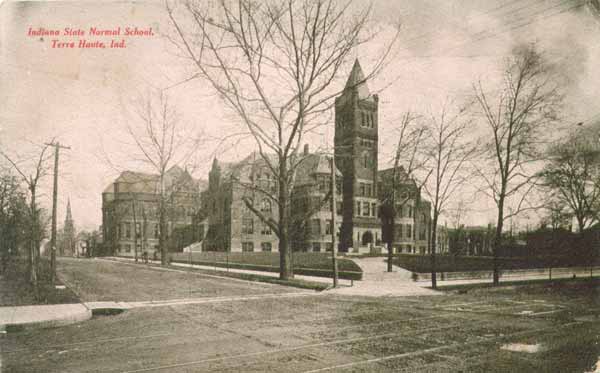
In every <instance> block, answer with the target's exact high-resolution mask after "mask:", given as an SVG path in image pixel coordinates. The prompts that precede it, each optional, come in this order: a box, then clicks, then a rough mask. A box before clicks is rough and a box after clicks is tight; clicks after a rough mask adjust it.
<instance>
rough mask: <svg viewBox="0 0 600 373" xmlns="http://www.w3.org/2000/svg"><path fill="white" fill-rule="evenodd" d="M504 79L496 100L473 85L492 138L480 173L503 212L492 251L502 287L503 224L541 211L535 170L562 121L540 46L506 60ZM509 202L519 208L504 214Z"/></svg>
mask: <svg viewBox="0 0 600 373" xmlns="http://www.w3.org/2000/svg"><path fill="white" fill-rule="evenodd" d="M503 78H504V79H503V83H502V85H501V87H499V88H500V90H499V93H497V94H495V95H492V94H490V91H486V90H484V88H483V85H482V83H481V82H479V83H478V84H477V85H474V91H475V97H476V99H477V102H478V104H479V107H480V109H481V112H482V114H483V118H484V122H485V128H486V139H489V140H488V142H487V143H486V144H485V147H484V155H485V160H486V161H487V162H480V164H485V167H478V168H477V172H478V174H479V175H480V176H481V178H482V180H483V182H484V188H483V189H482V190H483V191H484V192H485V193H486V194H487V195H488V196H489V197H491V198H492V199H493V200H494V202H495V204H496V206H497V208H498V216H497V222H496V232H495V236H494V244H493V247H492V250H493V256H494V285H497V284H498V283H499V268H498V250H499V247H500V245H501V243H502V242H501V240H502V229H503V227H504V222H505V221H506V220H507V219H510V218H512V217H514V216H516V215H517V214H520V213H521V212H523V211H525V210H530V209H537V208H539V206H536V205H535V204H533V203H532V200H531V198H530V197H531V191H533V190H534V187H535V183H534V180H535V179H536V178H537V177H538V174H537V173H536V172H535V170H534V168H533V166H535V164H536V162H538V161H539V160H540V159H542V158H543V155H542V152H541V151H540V150H541V149H540V145H541V144H542V143H543V139H544V138H545V137H546V136H545V135H546V134H547V133H546V129H547V128H549V125H550V124H552V123H554V122H555V121H556V120H557V118H556V111H557V108H558V106H559V104H560V103H561V99H562V96H561V95H560V94H559V91H558V85H557V83H556V81H555V79H554V76H553V74H552V71H551V69H550V66H549V64H547V63H546V62H545V61H544V59H543V58H542V56H541V55H540V54H539V53H538V52H537V51H536V49H535V46H527V47H521V48H517V49H516V50H515V52H514V53H513V55H512V56H511V57H510V58H508V59H507V61H506V68H505V71H504V74H503ZM508 203H512V204H513V205H514V209H513V211H512V212H511V213H510V214H505V208H506V207H507V204H508Z"/></svg>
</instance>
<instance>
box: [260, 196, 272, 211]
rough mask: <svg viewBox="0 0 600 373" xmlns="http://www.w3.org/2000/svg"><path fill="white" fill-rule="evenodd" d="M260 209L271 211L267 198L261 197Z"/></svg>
mask: <svg viewBox="0 0 600 373" xmlns="http://www.w3.org/2000/svg"><path fill="white" fill-rule="evenodd" d="M260 211H262V212H271V201H269V200H268V199H266V198H265V199H263V200H262V203H261V205H260Z"/></svg>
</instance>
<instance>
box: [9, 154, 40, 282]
mask: <svg viewBox="0 0 600 373" xmlns="http://www.w3.org/2000/svg"><path fill="white" fill-rule="evenodd" d="M48 149H49V146H48V145H41V146H40V149H39V153H38V152H36V153H35V154H34V155H33V156H31V157H20V156H9V155H8V154H7V153H5V152H4V151H3V150H1V149H0V155H2V157H3V158H5V159H6V160H7V161H8V163H9V164H10V165H11V166H12V168H13V169H14V170H15V171H16V172H17V174H18V175H19V176H20V178H21V179H22V181H23V183H25V185H26V186H27V190H28V192H29V212H28V215H29V216H28V222H29V224H28V225H29V227H28V228H29V229H28V234H29V249H28V251H27V259H28V271H29V280H30V282H31V283H32V284H33V285H35V286H36V288H37V282H38V272H39V257H40V243H41V241H42V239H43V234H44V227H45V224H47V221H45V219H43V218H42V216H41V215H42V214H41V209H40V207H39V206H38V201H37V197H38V187H39V183H40V181H41V180H42V179H43V178H44V177H45V176H46V175H48V173H49V170H50V169H49V162H50V160H51V159H52V154H51V153H50V152H49V151H48Z"/></svg>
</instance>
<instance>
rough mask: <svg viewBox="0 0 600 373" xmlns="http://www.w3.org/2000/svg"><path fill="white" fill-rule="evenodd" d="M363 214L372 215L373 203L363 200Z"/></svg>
mask: <svg viewBox="0 0 600 373" xmlns="http://www.w3.org/2000/svg"><path fill="white" fill-rule="evenodd" d="M363 216H371V204H370V203H369V202H363Z"/></svg>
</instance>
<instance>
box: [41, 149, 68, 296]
mask: <svg viewBox="0 0 600 373" xmlns="http://www.w3.org/2000/svg"><path fill="white" fill-rule="evenodd" d="M46 145H48V146H53V147H54V190H53V191H52V238H51V240H50V267H51V269H52V270H51V272H52V285H54V277H55V276H56V200H57V197H58V153H59V150H60V149H71V148H70V147H68V146H63V145H60V143H59V142H51V143H46Z"/></svg>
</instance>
